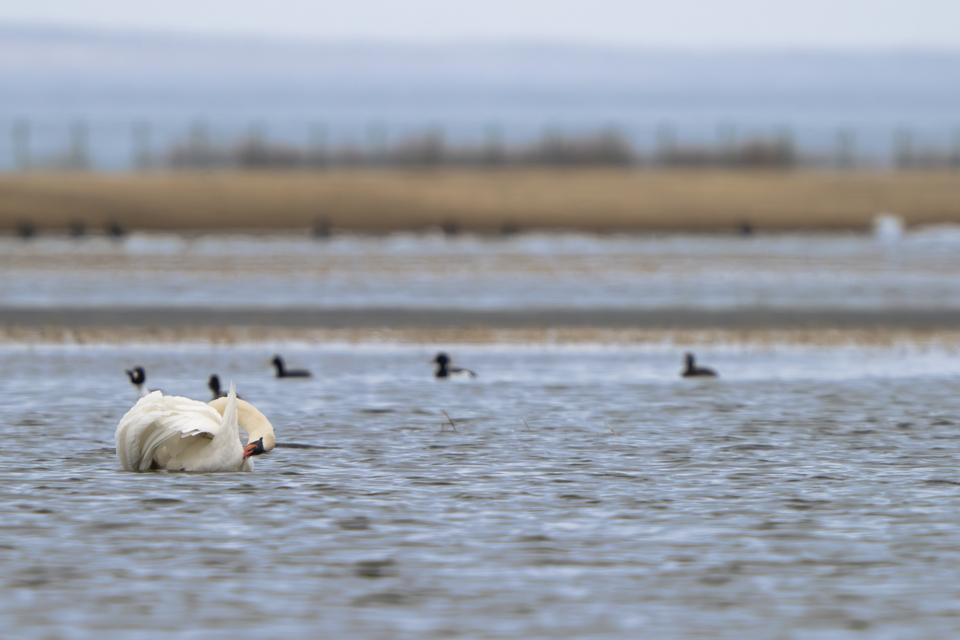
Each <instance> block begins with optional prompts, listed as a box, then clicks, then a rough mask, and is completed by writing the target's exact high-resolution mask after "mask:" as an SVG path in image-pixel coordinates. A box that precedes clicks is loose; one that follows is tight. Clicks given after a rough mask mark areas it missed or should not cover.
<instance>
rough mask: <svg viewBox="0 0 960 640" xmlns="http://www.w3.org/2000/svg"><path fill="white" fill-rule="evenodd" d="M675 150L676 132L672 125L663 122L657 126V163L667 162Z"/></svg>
mask: <svg viewBox="0 0 960 640" xmlns="http://www.w3.org/2000/svg"><path fill="white" fill-rule="evenodd" d="M676 151H677V132H676V129H675V128H674V126H673V125H672V124H670V123H668V122H665V123H663V124H661V125H660V126H658V127H657V163H658V164H669V163H670V162H671V161H672V160H673V156H674V154H676Z"/></svg>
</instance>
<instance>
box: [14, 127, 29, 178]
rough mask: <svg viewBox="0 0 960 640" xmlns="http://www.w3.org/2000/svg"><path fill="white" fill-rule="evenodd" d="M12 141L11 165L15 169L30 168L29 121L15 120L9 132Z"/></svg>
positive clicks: (23, 169)
mask: <svg viewBox="0 0 960 640" xmlns="http://www.w3.org/2000/svg"><path fill="white" fill-rule="evenodd" d="M10 137H11V139H12V142H13V165H14V167H15V168H16V170H17V171H26V170H27V169H29V168H30V123H29V122H27V121H26V120H17V121H16V122H14V123H13V130H12V131H11V133H10Z"/></svg>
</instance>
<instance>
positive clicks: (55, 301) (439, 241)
mask: <svg viewBox="0 0 960 640" xmlns="http://www.w3.org/2000/svg"><path fill="white" fill-rule="evenodd" d="M958 248H960V229H956V228H928V229H920V230H918V231H915V232H911V233H909V234H907V235H906V236H905V237H903V238H902V239H899V240H893V241H887V242H881V241H878V240H877V239H875V238H874V237H873V236H870V235H868V234H866V233H864V234H834V235H826V234H819V235H818V234H796V235H790V234H787V235H763V234H761V235H757V236H752V237H737V236H732V235H713V236H712V235H699V236H697V235H636V236H620V235H611V236H587V235H577V234H520V235H517V236H513V237H507V238H484V237H478V236H470V235H464V236H455V237H450V238H445V237H444V236H443V235H438V234H425V235H413V234H394V235H390V236H385V237H359V236H350V235H342V236H340V235H338V236H334V237H333V238H330V239H323V240H316V239H312V238H309V237H306V236H300V237H297V236H226V237H223V236H198V237H181V236H175V235H156V234H155V235H149V234H142V235H140V234H138V235H133V236H130V237H127V238H125V239H123V240H121V241H111V240H107V239H104V238H102V237H88V238H80V239H69V238H57V237H52V236H51V237H41V238H38V239H35V240H31V241H28V242H23V241H21V240H19V239H16V238H10V237H7V238H0V305H7V306H10V305H21V306H56V305H68V306H111V305H114V306H115V305H123V306H138V305H140V306H151V305H152V306H156V305H158V304H176V305H179V306H241V307H251V306H264V307H284V306H290V305H296V306H307V307H311V306H312V307H317V306H321V307H364V306H402V307H458V308H471V309H476V308H501V309H502V308H517V307H527V308H529V307H556V306H573V307H594V306H601V307H647V308H651V307H665V306H701V307H709V308H717V307H735V306H750V305H752V306H764V307H779V308H784V307H786V308H790V307H808V306H810V305H816V306H826V307H840V308H857V309H877V308H887V307H901V308H903V307H928V306H931V305H936V306H939V307H949V308H960V261H958V260H957V259H956V255H957V251H958Z"/></svg>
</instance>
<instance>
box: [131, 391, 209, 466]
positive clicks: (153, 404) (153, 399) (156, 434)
mask: <svg viewBox="0 0 960 640" xmlns="http://www.w3.org/2000/svg"><path fill="white" fill-rule="evenodd" d="M222 424H223V420H222V419H221V416H220V414H219V413H217V411H216V409H213V408H212V407H210V406H208V405H206V404H205V403H203V402H198V401H196V400H190V399H189V398H181V397H179V396H164V395H163V394H161V393H160V392H159V391H155V392H153V393H151V394H150V395H148V396H146V397H144V398H141V399H140V401H139V402H137V404H135V405H134V406H133V408H132V409H130V411H128V412H127V414H126V415H125V416H123V418H121V419H120V424H119V425H117V456H118V457H119V458H120V463H121V464H122V465H123V468H124V469H126V470H128V471H146V470H148V469H150V468H151V466H152V465H153V464H154V462H156V464H157V465H158V466H160V467H165V466H166V462H167V461H168V460H169V459H170V458H171V457H172V456H173V455H175V454H176V452H177V449H178V448H179V447H178V443H179V441H180V440H181V439H183V438H197V437H202V438H207V439H213V438H214V437H215V436H217V434H219V433H220V432H221V426H222Z"/></svg>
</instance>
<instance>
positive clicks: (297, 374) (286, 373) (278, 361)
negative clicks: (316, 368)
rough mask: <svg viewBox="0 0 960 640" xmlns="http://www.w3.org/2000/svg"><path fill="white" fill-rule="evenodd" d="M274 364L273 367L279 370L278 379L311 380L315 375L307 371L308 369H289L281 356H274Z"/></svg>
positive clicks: (272, 361)
mask: <svg viewBox="0 0 960 640" xmlns="http://www.w3.org/2000/svg"><path fill="white" fill-rule="evenodd" d="M270 362H271V363H273V366H274V367H276V369H277V377H278V378H311V377H313V374H312V373H310V372H309V371H307V370H306V369H287V365H286V364H284V362H283V358H281V357H280V356H273V360H271V361H270Z"/></svg>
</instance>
